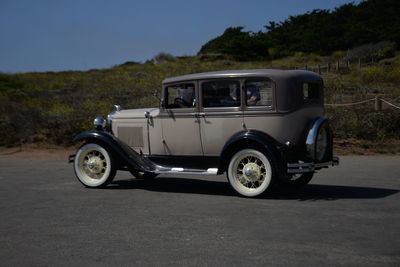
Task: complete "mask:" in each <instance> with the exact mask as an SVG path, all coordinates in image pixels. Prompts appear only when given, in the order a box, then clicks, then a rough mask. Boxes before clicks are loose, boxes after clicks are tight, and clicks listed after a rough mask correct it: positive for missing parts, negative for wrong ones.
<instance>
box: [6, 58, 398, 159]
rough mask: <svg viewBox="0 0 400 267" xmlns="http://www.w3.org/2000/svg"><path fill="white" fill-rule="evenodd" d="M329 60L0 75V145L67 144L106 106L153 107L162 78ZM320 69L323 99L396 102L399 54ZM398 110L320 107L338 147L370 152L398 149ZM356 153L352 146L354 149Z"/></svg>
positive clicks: (174, 61) (173, 63)
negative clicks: (380, 99) (331, 128)
mask: <svg viewBox="0 0 400 267" xmlns="http://www.w3.org/2000/svg"><path fill="white" fill-rule="evenodd" d="M334 60H336V58H333V57H316V56H305V55H298V56H293V57H288V58H284V59H279V60H274V61H254V62H238V61H232V60H211V61H210V60H204V59H202V58H200V57H185V58H173V57H167V58H164V60H158V62H159V63H157V64H155V63H153V62H147V63H145V64H132V63H127V64H122V65H119V66H115V67H113V68H110V69H100V70H90V71H86V72H80V71H68V72H47V73H21V74H12V75H11V74H1V75H0V146H18V145H21V144H32V143H36V144H40V145H43V144H46V145H49V144H50V145H57V146H58V145H70V144H71V140H72V138H73V136H74V135H76V134H78V133H80V132H82V131H84V130H87V129H91V128H92V121H93V118H94V117H96V116H98V115H103V116H105V115H106V114H108V113H109V112H110V111H111V110H112V105H113V104H120V105H122V107H123V108H140V107H152V106H153V107H156V106H158V103H159V102H158V100H157V98H156V97H154V96H153V93H154V92H155V91H157V92H159V91H160V88H161V81H162V80H163V79H164V78H166V77H171V76H176V75H181V74H187V73H196V72H204V71H214V70H223V69H251V68H283V69H287V68H303V67H304V66H305V65H308V66H309V67H308V68H311V67H312V66H316V65H317V64H321V65H322V64H323V62H329V61H330V62H334ZM341 66H342V69H340V70H339V71H335V70H334V67H333V66H332V70H331V71H330V72H328V71H327V70H326V69H322V70H321V72H322V76H323V77H324V80H325V87H326V95H325V98H326V102H327V103H348V102H355V101H360V100H365V99H369V98H371V97H375V96H380V97H383V98H384V99H387V100H390V101H391V102H392V103H397V104H398V103H399V102H400V89H399V88H400V87H399V86H398V85H399V84H400V58H399V57H394V58H389V59H386V60H384V61H381V62H379V63H374V64H372V65H371V64H369V65H363V66H362V67H361V68H359V67H358V66H350V68H347V67H343V66H344V65H343V63H342V65H341ZM399 113H400V111H399V110H397V109H394V108H390V107H388V106H384V109H383V110H382V111H374V109H373V103H372V102H369V103H365V104H362V105H356V106H349V107H347V106H343V107H342V106H339V107H336V106H335V107H327V116H328V117H330V118H331V119H332V126H333V128H334V130H335V134H336V137H337V138H338V140H339V143H338V144H337V145H338V147H339V148H340V147H343V146H344V147H346V146H348V145H349V144H352V143H356V144H357V146H359V147H360V146H362V147H364V148H365V149H375V150H376V152H379V151H381V152H393V153H399V152H400V147H399V146H397V147H396V146H393V142H392V141H393V140H394V141H395V142H398V140H399V138H398V137H399V136H400V116H399ZM355 152H356V151H355Z"/></svg>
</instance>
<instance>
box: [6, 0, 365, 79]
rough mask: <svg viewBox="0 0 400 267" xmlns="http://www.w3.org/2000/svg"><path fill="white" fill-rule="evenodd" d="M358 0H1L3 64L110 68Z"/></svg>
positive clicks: (9, 68) (188, 50) (20, 68)
mask: <svg viewBox="0 0 400 267" xmlns="http://www.w3.org/2000/svg"><path fill="white" fill-rule="evenodd" d="M350 2H355V3H359V2H360V1H359V0H355V1H348V0H279V1H271V0H263V1H262V0H243V1H238V0H197V1H192V0H182V1H179V0H169V1H168V0H164V1H162V0H146V1H135V0H130V1H128V0H97V1H94V0H93V1H89V0H65V1H64V0H0V38H1V39H0V71H1V72H7V73H13V72H26V71H60V70H87V69H92V68H108V67H111V66H113V65H117V64H121V63H124V62H126V61H141V62H143V61H145V60H147V59H151V58H152V57H153V56H154V55H156V54H157V53H159V52H161V51H163V52H168V53H171V54H173V55H176V56H179V55H194V54H196V53H197V52H198V51H199V49H200V48H201V46H202V45H203V44H204V43H206V42H207V41H209V40H210V39H212V38H215V37H217V36H218V35H221V34H222V33H223V32H224V30H225V29H226V28H227V27H233V26H245V29H246V30H251V31H259V30H263V26H264V25H266V24H267V22H268V21H282V20H285V19H286V18H287V17H288V16H290V15H297V14H302V13H304V12H307V11H311V10H313V9H333V8H335V7H338V6H340V5H342V4H345V3H350Z"/></svg>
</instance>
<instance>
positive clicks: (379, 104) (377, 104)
mask: <svg viewBox="0 0 400 267" xmlns="http://www.w3.org/2000/svg"><path fill="white" fill-rule="evenodd" d="M381 110H382V100H381V99H380V98H379V97H375V111H381Z"/></svg>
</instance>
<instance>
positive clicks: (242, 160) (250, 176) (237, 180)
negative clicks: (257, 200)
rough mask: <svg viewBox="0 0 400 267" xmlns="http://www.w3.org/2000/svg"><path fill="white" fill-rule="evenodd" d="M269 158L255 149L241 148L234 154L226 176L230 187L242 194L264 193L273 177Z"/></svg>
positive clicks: (256, 194)
mask: <svg viewBox="0 0 400 267" xmlns="http://www.w3.org/2000/svg"><path fill="white" fill-rule="evenodd" d="M272 172H273V167H272V162H271V160H270V159H269V158H268V157H267V156H266V155H265V154H264V153H262V152H260V151H258V150H255V149H243V150H240V151H239V152H237V153H236V154H234V155H233V156H232V158H231V161H230V163H229V166H228V171H227V176H228V180H229V183H230V185H231V186H232V188H233V189H234V190H235V191H236V192H237V193H239V194H240V195H242V196H246V197H255V196H258V195H260V194H262V193H264V192H265V191H266V190H267V189H268V187H269V186H270V185H271V182H272V178H273V173H272Z"/></svg>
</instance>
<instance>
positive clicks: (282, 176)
mask: <svg viewBox="0 0 400 267" xmlns="http://www.w3.org/2000/svg"><path fill="white" fill-rule="evenodd" d="M115 107H116V108H115V110H114V111H113V112H111V113H110V114H109V115H108V117H107V120H105V119H103V118H102V117H98V118H96V119H95V120H94V125H95V127H96V130H93V131H87V132H84V133H82V134H79V135H78V136H76V137H75V138H74V141H75V142H82V143H83V144H82V146H80V148H79V149H78V151H77V152H76V154H75V155H71V156H70V162H73V163H74V170H75V174H76V176H77V178H78V179H79V181H80V182H81V183H82V184H83V185H85V186H87V187H103V186H106V185H107V184H108V183H110V182H111V181H112V180H113V178H114V176H115V174H116V171H117V170H127V171H130V172H131V173H132V174H133V175H134V176H135V177H136V178H140V179H151V178H154V177H155V176H157V175H159V174H186V175H193V174H199V175H216V174H223V173H226V174H227V178H228V181H229V183H230V185H231V186H232V188H233V189H234V190H235V191H236V192H237V193H238V194H240V195H243V196H247V197H254V196H258V195H260V194H262V193H264V192H266V191H267V189H270V188H275V187H289V188H290V187H299V186H303V185H305V184H307V183H308V182H309V181H310V180H311V178H312V177H313V174H314V173H315V172H316V171H317V170H320V169H322V168H326V167H328V166H333V165H337V164H338V163H339V160H338V158H337V157H333V155H332V132H331V129H330V127H329V123H328V120H327V119H326V118H324V92H323V81H322V79H321V77H320V76H319V75H317V74H316V73H313V72H309V71H300V70H271V69H257V70H236V71H233V70H229V71H217V72H206V73H198V74H188V75H183V76H178V77H173V78H167V79H165V80H164V81H163V84H162V94H161V103H160V108H147V109H127V110H121V108H120V106H118V105H116V106H115ZM268 191H269V190H268Z"/></svg>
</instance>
